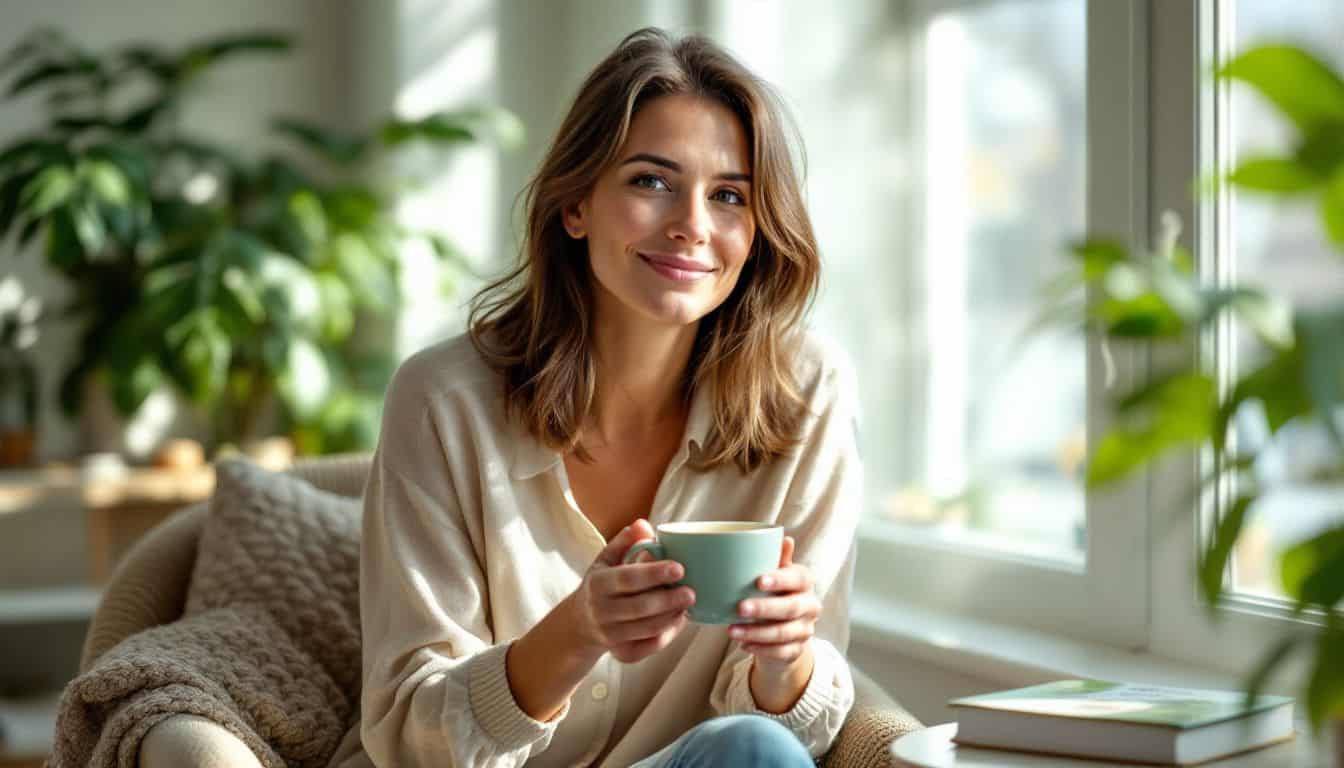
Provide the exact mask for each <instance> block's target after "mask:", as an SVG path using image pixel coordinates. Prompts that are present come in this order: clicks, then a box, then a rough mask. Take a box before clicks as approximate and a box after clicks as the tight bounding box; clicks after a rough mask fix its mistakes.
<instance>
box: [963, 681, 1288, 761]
mask: <svg viewBox="0 0 1344 768" xmlns="http://www.w3.org/2000/svg"><path fill="white" fill-rule="evenodd" d="M948 706H950V707H953V708H954V710H955V711H956V712H957V737H956V741H957V743H958V744H965V745H967V746H976V747H989V748H994V749H1009V750H1016V751H1020V752H1038V753H1043V754H1059V755H1069V756H1073V757H1083V758H1102V759H1106V760H1118V761H1124V762H1135V763H1149V764H1158V765H1192V764H1195V763H1202V762H1206V761H1209V760H1216V759H1218V758H1221V757H1226V756H1228V755H1233V754H1237V753H1239V752H1246V751H1249V750H1252V749H1258V748H1260V747H1264V746H1268V745H1270V744H1276V743H1279V742H1282V741H1287V740H1289V739H1292V738H1293V735H1294V731H1293V700H1292V699H1291V698H1288V697H1285V696H1263V695H1262V696H1260V697H1258V698H1257V699H1256V700H1255V701H1254V702H1250V704H1249V706H1247V701H1246V694H1245V693H1241V692H1238V691H1210V690H1202V689H1192V688H1170V687H1165V686H1156V685H1136V684H1133V683H1111V682H1104V681H1101V680H1061V681H1059V682H1054V683H1047V684H1045V685H1036V686H1031V687H1029V688H1018V689H1014V690H1011V691H998V692H996V693H988V694H984V695H982V696H971V697H968V698H962V699H954V700H952V701H950V702H948Z"/></svg>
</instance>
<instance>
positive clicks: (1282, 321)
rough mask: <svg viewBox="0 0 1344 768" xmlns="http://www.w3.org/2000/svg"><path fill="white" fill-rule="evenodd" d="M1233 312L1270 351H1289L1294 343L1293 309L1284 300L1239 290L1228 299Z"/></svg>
mask: <svg viewBox="0 0 1344 768" xmlns="http://www.w3.org/2000/svg"><path fill="white" fill-rule="evenodd" d="M1231 303H1232V308H1233V311H1235V312H1236V314H1237V318H1238V319H1239V320H1241V322H1243V323H1245V324H1246V325H1247V326H1248V327H1249V328H1250V329H1251V330H1252V331H1254V332H1255V335H1256V336H1258V337H1259V338H1260V340H1261V341H1263V342H1264V343H1265V344H1266V345H1268V346H1269V347H1271V348H1273V349H1280V350H1283V349H1288V348H1289V347H1291V346H1293V344H1294V343H1295V342H1296V338H1297V337H1296V335H1295V334H1294V333H1293V308H1292V306H1291V305H1290V304H1289V303H1288V302H1287V301H1284V300H1283V299H1281V298H1279V297H1277V296H1271V295H1270V294H1267V293H1262V292H1260V291H1251V290H1246V289H1239V290H1237V291H1235V292H1234V293H1233V296H1232V297H1231Z"/></svg>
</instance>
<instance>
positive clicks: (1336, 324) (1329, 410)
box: [1297, 308, 1344, 449]
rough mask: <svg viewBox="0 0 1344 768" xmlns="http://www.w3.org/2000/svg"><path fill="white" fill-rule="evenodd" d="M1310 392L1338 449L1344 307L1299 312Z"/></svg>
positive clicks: (1342, 437)
mask: <svg viewBox="0 0 1344 768" xmlns="http://www.w3.org/2000/svg"><path fill="white" fill-rule="evenodd" d="M1297 336H1298V338H1299V339H1300V340H1301V346H1302V350H1303V356H1304V372H1305V382H1306V387H1307V392H1308V393H1309V394H1310V395H1311V400H1312V403H1313V404H1314V405H1315V408H1316V412H1317V414H1318V415H1319V416H1320V418H1321V422H1322V423H1323V424H1324V425H1325V428H1326V431H1327V432H1328V433H1329V434H1330V436H1331V438H1332V439H1333V440H1334V441H1335V446H1336V448H1339V449H1344V434H1342V433H1341V430H1340V426H1339V418H1338V416H1339V414H1338V413H1337V409H1338V407H1339V405H1340V404H1341V402H1344V308H1333V309H1327V310H1318V311H1312V312H1302V313H1299V315H1298V317H1297Z"/></svg>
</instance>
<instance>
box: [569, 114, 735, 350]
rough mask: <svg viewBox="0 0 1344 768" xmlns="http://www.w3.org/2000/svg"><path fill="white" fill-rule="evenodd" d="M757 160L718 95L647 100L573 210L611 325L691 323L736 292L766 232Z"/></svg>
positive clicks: (572, 221) (600, 312)
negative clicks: (759, 208) (755, 198)
mask: <svg viewBox="0 0 1344 768" xmlns="http://www.w3.org/2000/svg"><path fill="white" fill-rule="evenodd" d="M750 161H751V155H750V153H749V151H748V145H747V136H746V133H745V132H744V130H743V128H742V125H741V123H740V122H739V121H738V119H737V117H736V116H735V115H734V114H733V113H732V112H731V111H729V110H728V109H727V108H726V107H724V106H723V105H721V104H719V103H718V102H714V101H709V100H706V99H701V98H697V97H694V96H681V95H677V96H662V97H659V98H657V99H654V100H653V101H650V102H648V103H647V104H645V105H644V107H643V108H642V109H641V110H640V111H639V113H638V114H636V115H635V117H634V120H633V121H632V123H631V126H630V132H629V135H628V136H627V137H626V141H625V144H624V145H623V146H622V147H621V149H620V152H619V153H618V154H617V160H616V162H615V164H614V165H613V166H612V167H610V168H608V169H607V170H605V171H604V172H603V173H602V175H601V176H599V177H598V179H597V183H596V185H595V186H594V188H593V191H592V192H591V193H590V194H589V196H588V197H587V198H586V199H584V200H583V201H582V202H580V203H579V204H578V205H577V206H571V207H570V208H569V209H566V211H565V216H564V223H565V229H566V230H567V231H568V232H569V234H570V236H571V237H575V238H587V240H588V258H589V262H590V264H591V266H592V270H593V275H594V276H595V278H596V283H597V284H596V286H594V288H595V292H596V294H597V295H596V300H597V316H598V317H599V318H601V321H602V322H613V321H618V322H619V321H628V320H630V319H632V318H631V315H637V316H640V317H643V318H645V319H647V320H652V321H654V322H657V323H663V324H667V325H677V326H686V325H691V324H693V323H695V322H697V321H698V320H700V318H702V317H704V316H705V315H707V314H709V313H710V312H712V311H713V310H714V309H715V308H717V307H718V306H719V305H720V304H722V303H723V301H724V299H726V298H728V295H729V294H730V293H732V290H733V286H734V285H736V284H737V277H738V275H739V274H740V273H741V271H742V265H743V264H744V263H745V262H746V260H747V254H748V253H750V251H751V242H752V238H753V237H754V236H755V234H756V217H755V214H754V212H753V211H752V208H751V163H750ZM617 318H619V320H617Z"/></svg>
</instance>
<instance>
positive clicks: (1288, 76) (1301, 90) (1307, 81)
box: [1218, 44, 1344, 131]
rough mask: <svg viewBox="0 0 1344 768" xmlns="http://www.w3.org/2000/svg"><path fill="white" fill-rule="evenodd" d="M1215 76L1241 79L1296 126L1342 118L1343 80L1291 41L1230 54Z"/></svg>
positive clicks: (1343, 110) (1308, 127)
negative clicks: (1230, 56)
mask: <svg viewBox="0 0 1344 768" xmlns="http://www.w3.org/2000/svg"><path fill="white" fill-rule="evenodd" d="M1218 76H1219V77H1224V78H1233V79H1236V80H1241V81H1242V82H1244V83H1246V84H1248V85H1250V86H1251V87H1253V88H1255V89H1256V90H1257V91H1259V92H1260V95H1262V96H1264V97H1265V98H1266V99H1268V100H1269V101H1270V102H1271V103H1273V104H1274V106H1276V107H1278V109H1279V111H1280V112H1282V113H1283V114H1284V115H1285V116H1286V117H1287V118H1288V119H1290V120H1292V121H1293V123H1295V124H1296V125H1297V127H1298V128H1299V129H1301V130H1303V131H1308V130H1310V129H1311V128H1313V127H1314V126H1316V125H1318V124H1320V123H1326V122H1344V82H1342V81H1341V80H1340V78H1339V76H1338V75H1336V74H1335V72H1334V70H1333V69H1331V68H1330V66H1329V65H1327V64H1325V63H1324V62H1322V61H1321V60H1320V59H1319V58H1317V57H1316V56H1315V55H1313V54H1311V53H1309V52H1307V51H1306V50H1304V49H1302V48H1300V47H1297V46H1294V45H1282V44H1269V45H1258V46H1256V47H1254V48H1251V49H1250V50H1248V51H1245V52H1243V53H1241V54H1240V55H1238V56H1236V57H1234V58H1233V59H1232V60H1231V61H1229V62H1227V64H1225V65H1223V68H1222V69H1221V70H1219V72H1218Z"/></svg>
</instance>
